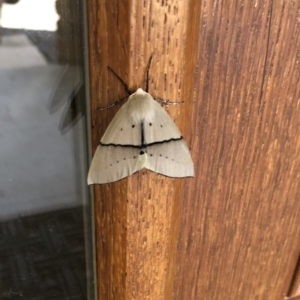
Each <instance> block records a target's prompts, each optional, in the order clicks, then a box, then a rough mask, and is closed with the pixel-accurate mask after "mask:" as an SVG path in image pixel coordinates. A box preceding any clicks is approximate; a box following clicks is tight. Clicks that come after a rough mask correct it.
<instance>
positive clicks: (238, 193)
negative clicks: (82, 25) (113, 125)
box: [88, 0, 300, 300]
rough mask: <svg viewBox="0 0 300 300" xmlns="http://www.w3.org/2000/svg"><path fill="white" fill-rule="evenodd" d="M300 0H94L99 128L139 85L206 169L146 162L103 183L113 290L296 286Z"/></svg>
mask: <svg viewBox="0 0 300 300" xmlns="http://www.w3.org/2000/svg"><path fill="white" fill-rule="evenodd" d="M299 11H300V7H299V3H298V2H295V1H283V0H282V1H280V0H279V1H271V0H262V1H250V0H244V1H236V2H235V1H234V2H233V1H225V0H223V1H208V0H202V1H198V0H189V1H183V0H182V1H180V0H178V1H175V0H160V1H150V0H144V1H138V0H131V1H125V0H123V1H117V0H107V1H105V0H101V1H100V0H89V1H88V19H89V24H88V27H89V44H90V80H91V82H90V83H91V98H92V103H91V105H92V129H93V131H92V133H93V145H94V149H95V148H96V146H97V145H98V143H99V141H100V138H101V136H102V135H103V133H104V131H105V129H106V127H107V125H108V124H109V122H110V121H111V119H112V117H113V115H114V114H115V112H116V109H110V110H106V111H101V112H99V111H97V107H100V106H101V107H103V106H105V105H108V104H111V103H112V102H114V101H115V100H117V99H120V98H122V97H124V96H125V91H123V89H122V86H121V84H120V83H119V82H118V81H117V80H116V78H115V77H113V76H112V75H111V74H110V73H109V72H108V71H107V66H110V67H112V68H113V69H114V70H115V71H116V72H117V73H118V74H119V75H120V76H121V77H122V78H123V79H124V80H125V81H126V82H127V83H128V85H129V86H130V88H132V89H136V88H137V87H144V79H145V67H146V64H147V61H148V59H149V56H150V55H151V54H152V53H154V56H153V64H152V66H151V70H150V79H151V80H150V93H151V94H152V95H153V96H159V97H161V98H165V99H169V100H172V101H180V100H184V101H185V104H184V105H182V106H180V107H178V106H175V107H171V106H170V107H169V108H168V111H169V113H170V115H171V116H172V117H173V119H174V120H175V122H176V123H177V124H178V126H179V128H180V130H181V131H182V133H183V135H184V136H185V138H186V140H187V143H188V145H190V146H191V152H192V156H193V159H194V162H195V169H196V176H195V179H176V180H174V179H171V178H166V177H164V176H161V175H158V174H154V173H152V172H150V171H146V170H145V171H141V172H138V173H136V174H134V175H133V176H131V177H129V178H127V179H125V180H121V181H120V182H117V183H113V184H107V185H101V186H96V187H95V214H96V234H97V236H96V240H97V253H98V256H97V260H98V261H97V266H98V288H99V298H100V299H109V300H110V299H118V300H119V299H154V300H159V299H164V300H169V299H176V300H182V299H192V300H193V299H195V300H196V299H197V300H198V299H214V300H219V299H220V300H221V299H250V300H252V299H258V300H260V299H261V300H266V299H272V300H277V299H278V300H279V299H284V296H285V295H287V292H288V289H289V286H290V284H291V280H292V278H293V271H294V269H295V266H296V263H297V259H298V255H299V244H300V243H299V235H300V227H299V220H300V202H299V198H300V185H299V174H300V172H299V171H300V139H299V133H300V119H299V115H300V114H299V112H300V109H299V104H300V103H299V94H300V84H299V82H300V68H299V63H300V52H299V49H300V24H299V20H300V15H299Z"/></svg>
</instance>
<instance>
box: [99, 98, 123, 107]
mask: <svg viewBox="0 0 300 300" xmlns="http://www.w3.org/2000/svg"><path fill="white" fill-rule="evenodd" d="M127 98H128V96H126V97H124V98H122V99H120V100H118V101H116V102H114V103H113V104H111V105H108V106H106V107H100V108H98V110H105V109H108V108H111V107H114V106H116V105H119V104H120V103H121V102H122V101H124V100H125V99H127Z"/></svg>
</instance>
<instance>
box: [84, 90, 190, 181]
mask: <svg viewBox="0 0 300 300" xmlns="http://www.w3.org/2000/svg"><path fill="white" fill-rule="evenodd" d="M142 168H146V169H149V170H151V171H153V172H156V173H160V174H163V175H166V176H170V177H189V176H191V177H193V176H194V165H193V161H192V158H191V155H190V152H189V149H188V147H187V145H186V143H185V141H184V139H183V137H182V136H181V133H180V131H179V130H178V128H177V126H176V125H175V124H174V122H173V121H172V119H171V117H170V116H169V115H168V113H167V112H166V111H165V110H164V109H163V108H162V107H161V106H160V105H159V104H158V103H157V102H156V101H155V100H154V99H153V98H152V97H151V95H150V94H148V93H146V92H145V91H143V90H142V89H141V88H139V89H138V90H137V91H136V92H135V93H133V94H132V95H131V96H130V97H129V98H128V101H127V102H126V103H125V104H124V105H123V106H122V107H121V108H120V110H119V111H118V113H117V114H116V115H115V117H114V118H113V120H112V121H111V123H110V124H109V126H108V128H107V130H106V132H105V134H104V136H103V138H102V139H101V142H100V145H99V146H98V148H97V150H96V153H95V155H94V158H93V160H92V163H91V166H90V170H89V174H88V180H87V181H88V184H95V183H109V182H114V181H117V180H120V179H122V178H125V177H127V176H129V175H131V174H133V173H135V172H137V171H139V170H141V169H142Z"/></svg>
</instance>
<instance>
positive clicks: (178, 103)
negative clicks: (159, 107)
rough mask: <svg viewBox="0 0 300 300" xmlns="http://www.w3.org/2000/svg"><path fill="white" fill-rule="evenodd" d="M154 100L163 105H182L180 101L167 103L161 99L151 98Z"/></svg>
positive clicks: (167, 101)
mask: <svg viewBox="0 0 300 300" xmlns="http://www.w3.org/2000/svg"><path fill="white" fill-rule="evenodd" d="M153 99H154V100H156V101H158V102H161V103H163V104H166V105H169V104H171V105H180V104H182V103H184V101H180V102H172V101H169V100H164V99H161V98H153Z"/></svg>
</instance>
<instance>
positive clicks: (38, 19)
mask: <svg viewBox="0 0 300 300" xmlns="http://www.w3.org/2000/svg"><path fill="white" fill-rule="evenodd" d="M0 6H1V8H0V10H1V20H0V24H1V28H0V299H11V298H12V299H18V298H20V299H53V300H56V299H57V300H64V299H94V296H93V294H94V293H93V289H94V287H93V282H94V277H93V267H92V265H93V257H92V250H91V249H92V238H91V237H92V231H91V224H92V222H91V220H90V219H91V215H92V211H91V205H90V199H89V194H88V189H87V186H86V170H87V164H86V162H87V149H86V148H87V146H86V145H87V134H86V131H87V130H86V118H85V107H86V103H87V99H86V86H85V82H84V51H83V49H84V39H83V37H84V34H83V30H82V27H83V24H82V23H83V21H82V20H83V15H82V11H83V3H82V2H81V1H80V0H72V1H71V0H69V1H66V0H43V1H39V0H19V1H18V0H3V1H1V0H0Z"/></svg>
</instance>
